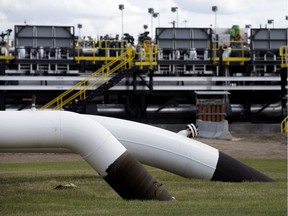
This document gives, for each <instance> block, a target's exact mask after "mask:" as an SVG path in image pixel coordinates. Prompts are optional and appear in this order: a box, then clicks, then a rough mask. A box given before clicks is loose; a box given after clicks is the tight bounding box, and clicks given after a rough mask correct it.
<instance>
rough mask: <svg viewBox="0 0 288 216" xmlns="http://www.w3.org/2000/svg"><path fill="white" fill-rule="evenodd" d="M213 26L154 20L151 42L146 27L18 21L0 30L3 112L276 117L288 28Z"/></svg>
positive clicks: (170, 119) (183, 119)
mask: <svg viewBox="0 0 288 216" xmlns="http://www.w3.org/2000/svg"><path fill="white" fill-rule="evenodd" d="M215 31H216V29H215V30H214V29H212V28H184V27H181V28H178V27H175V26H174V27H171V28H160V27H159V28H156V29H155V39H153V40H152V39H151V37H150V35H149V32H144V33H142V34H139V37H138V38H137V39H136V40H135V39H134V38H133V37H132V36H130V35H129V34H124V37H122V38H120V37H119V36H115V37H111V36H103V37H99V38H98V39H93V38H91V37H80V38H79V37H78V36H76V34H75V27H74V26H40V25H16V26H15V27H14V29H13V30H12V29H8V30H7V31H3V32H2V34H1V41H0V47H1V51H0V83H1V84H0V110H24V109H30V108H31V105H32V106H35V107H36V108H37V109H39V110H44V109H56V110H68V111H73V112H78V113H85V114H93V115H103V116H110V117H117V118H122V119H129V120H134V121H138V122H143V123H161V124H162V123H164V124H169V123H173V124H175V123H177V124H182V123H184V124H188V123H191V122H195V121H196V120H197V119H200V120H203V121H210V122H219V121H223V120H224V119H225V120H228V121H229V122H252V123H259V122H261V123H279V124H280V123H281V122H282V121H283V120H284V119H285V117H286V116H287V69H288V29H287V28H283V29H282V28H246V29H240V28H239V26H237V25H235V26H232V27H231V28H227V29H217V32H215ZM11 32H13V33H14V37H11ZM134 43H135V44H134Z"/></svg>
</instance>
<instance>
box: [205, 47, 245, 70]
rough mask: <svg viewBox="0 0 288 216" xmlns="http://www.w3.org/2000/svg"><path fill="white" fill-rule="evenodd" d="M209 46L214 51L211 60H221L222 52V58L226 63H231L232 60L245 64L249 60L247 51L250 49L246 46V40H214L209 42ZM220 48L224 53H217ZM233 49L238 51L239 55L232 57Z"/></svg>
mask: <svg viewBox="0 0 288 216" xmlns="http://www.w3.org/2000/svg"><path fill="white" fill-rule="evenodd" d="M208 48H209V49H210V50H211V51H212V57H211V60H212V61H214V62H217V61H220V57H219V55H220V54H222V60H223V61H224V62H225V64H226V65H230V63H231V62H240V64H241V65H244V63H245V61H248V60H249V58H248V57H245V53H246V51H247V50H248V49H247V48H245V41H212V43H209V45H208ZM220 50H222V51H223V53H222V52H221V53H218V54H217V52H219V51H220ZM232 51H236V52H238V56H233V57H231V56H230V54H231V52H232Z"/></svg>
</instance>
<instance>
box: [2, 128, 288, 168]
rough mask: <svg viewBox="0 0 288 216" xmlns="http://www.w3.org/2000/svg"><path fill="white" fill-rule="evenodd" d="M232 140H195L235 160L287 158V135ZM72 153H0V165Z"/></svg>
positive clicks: (65, 158) (240, 135)
mask: <svg viewBox="0 0 288 216" xmlns="http://www.w3.org/2000/svg"><path fill="white" fill-rule="evenodd" d="M232 136H233V139H232V140H220V139H206V138H196V140H198V141H200V142H202V143H205V144H207V145H210V146H212V147H214V148H217V149H219V150H220V151H222V152H224V153H226V154H228V155H230V156H232V157H235V158H287V134H281V133H271V134H255V133H251V134H250V133H237V134H232ZM81 160H83V159H82V158H81V156H80V155H78V154H72V153H45V154H44V153H0V163H14V162H50V161H55V162H62V161H63V162H64V161H81Z"/></svg>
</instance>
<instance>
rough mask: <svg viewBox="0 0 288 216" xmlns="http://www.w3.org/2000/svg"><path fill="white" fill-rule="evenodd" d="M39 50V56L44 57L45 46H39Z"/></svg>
mask: <svg viewBox="0 0 288 216" xmlns="http://www.w3.org/2000/svg"><path fill="white" fill-rule="evenodd" d="M38 52H39V58H41V59H42V58H44V49H43V47H39V50H38Z"/></svg>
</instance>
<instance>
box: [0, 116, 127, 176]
mask: <svg viewBox="0 0 288 216" xmlns="http://www.w3.org/2000/svg"><path fill="white" fill-rule="evenodd" d="M0 119H1V121H0V131H1V138H0V148H67V149H70V150H72V151H73V152H75V153H78V154H80V155H81V156H82V157H83V158H84V159H85V160H86V161H87V162H88V163H89V164H90V165H91V166H92V167H93V168H94V169H95V170H96V171H97V172H98V173H99V175H101V176H106V175H107V173H106V169H107V168H108V167H109V165H110V164H111V163H112V162H114V161H115V160H116V159H117V158H118V157H120V156H121V155H122V154H123V153H124V152H125V151H126V148H125V147H124V146H123V145H122V144H121V143H120V142H119V141H118V140H117V139H116V138H114V137H113V135H112V134H111V133H110V132H109V131H108V130H107V129H106V128H104V127H103V126H102V125H101V124H99V123H98V122H96V121H93V120H92V119H90V118H88V117H85V116H83V115H80V114H77V113H72V112H63V111H41V112H40V111H27V112H25V115H24V112H19V111H18V112H17V111H14V112H13V111H11V112H10V111H9V112H7V111H5V112H0ZM87 126H88V127H87ZM111 149H113V151H111ZM107 152H109V154H107ZM91 153H93V157H92V156H89V155H91Z"/></svg>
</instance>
